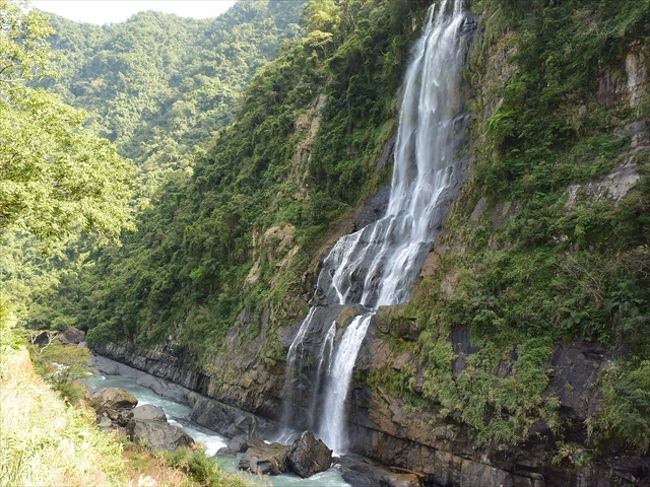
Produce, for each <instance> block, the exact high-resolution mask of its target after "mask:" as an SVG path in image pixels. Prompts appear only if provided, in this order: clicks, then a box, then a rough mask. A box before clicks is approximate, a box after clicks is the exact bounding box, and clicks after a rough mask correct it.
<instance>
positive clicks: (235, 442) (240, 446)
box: [228, 435, 248, 453]
mask: <svg viewBox="0 0 650 487" xmlns="http://www.w3.org/2000/svg"><path fill="white" fill-rule="evenodd" d="M228 450H230V451H231V452H233V453H244V452H245V451H246V450H248V437H247V436H246V435H237V436H235V437H234V438H232V439H231V440H230V441H229V442H228Z"/></svg>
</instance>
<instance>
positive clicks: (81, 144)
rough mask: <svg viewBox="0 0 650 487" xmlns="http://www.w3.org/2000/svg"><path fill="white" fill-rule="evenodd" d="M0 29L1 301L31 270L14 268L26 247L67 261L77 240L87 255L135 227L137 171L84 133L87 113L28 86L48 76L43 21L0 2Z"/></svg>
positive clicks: (49, 57) (18, 6)
mask: <svg viewBox="0 0 650 487" xmlns="http://www.w3.org/2000/svg"><path fill="white" fill-rule="evenodd" d="M0 26H1V27H0V72H1V74H0V245H1V246H2V249H1V250H0V252H1V253H2V254H3V256H4V257H5V259H3V262H2V267H1V268H0V274H2V281H3V283H4V285H5V290H0V293H3V292H4V293H7V294H10V295H11V294H12V292H11V290H12V288H13V289H16V286H13V287H12V284H11V283H12V281H15V279H16V274H15V272H12V269H20V268H23V267H29V266H22V265H19V264H20V263H19V262H17V261H16V260H20V259H21V258H22V259H25V258H26V257H25V256H26V255H28V254H30V252H27V251H20V252H15V250H16V249H21V248H25V245H26V243H27V244H28V247H30V246H34V245H38V247H39V248H40V249H41V250H45V251H46V252H48V253H50V254H57V255H58V256H59V257H62V256H63V255H64V252H63V251H64V250H65V249H66V247H67V245H68V244H70V243H71V242H72V241H76V240H78V238H79V236H80V235H85V236H86V237H89V238H86V242H85V246H86V247H87V248H90V247H91V246H92V245H98V244H101V243H103V242H106V241H109V240H110V241H116V240H117V239H118V237H119V235H120V233H121V232H122V231H123V230H124V229H128V228H131V227H132V226H133V215H132V208H131V206H132V205H131V200H132V189H131V187H130V180H131V179H132V177H133V168H132V166H131V164H130V163H129V162H127V161H126V160H124V159H122V158H121V157H119V156H118V155H117V153H116V152H115V149H114V148H113V147H112V146H111V144H110V143H109V142H108V141H107V140H104V139H101V138H99V137H98V136H97V135H96V134H95V133H94V132H92V131H91V130H90V129H88V128H86V127H85V122H86V114H85V113H84V112H83V111H80V110H76V109H73V108H71V107H69V106H67V105H65V104H64V103H63V102H62V101H61V100H60V99H59V98H58V97H56V96H54V95H52V94H50V93H47V92H46V91H45V90H43V89H34V88H32V87H31V86H30V83H33V82H35V81H38V80H39V79H41V78H42V77H43V76H45V75H49V74H51V71H50V62H51V60H52V54H51V52H50V50H49V48H48V44H47V42H46V39H45V38H46V36H47V35H48V34H49V30H48V28H47V24H46V22H45V20H44V17H43V16H42V15H40V14H38V13H36V12H34V11H31V12H26V11H25V9H24V6H22V5H21V4H17V3H12V2H8V1H7V0H0ZM10 255H14V256H15V259H13V262H8V261H7V259H6V257H7V256H10ZM17 264H18V265H17ZM57 265H58V266H59V267H60V266H61V261H59V262H58V264H57ZM50 270H52V271H53V270H54V269H47V268H45V269H40V270H39V272H48V271H50ZM28 277H29V276H24V275H22V276H21V279H25V278H28ZM24 298H25V296H24V295H20V296H18V295H15V294H14V295H13V296H12V300H13V301H20V300H21V299H24Z"/></svg>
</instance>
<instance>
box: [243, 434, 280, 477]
mask: <svg viewBox="0 0 650 487" xmlns="http://www.w3.org/2000/svg"><path fill="white" fill-rule="evenodd" d="M288 455H289V447H288V446H286V445H282V444H280V443H264V442H263V441H262V440H251V441H249V442H248V449H247V450H246V453H245V454H244V456H243V457H242V458H241V459H240V460H239V468H240V470H245V471H247V472H250V473H253V474H257V475H278V474H281V473H284V472H286V471H287V456H288Z"/></svg>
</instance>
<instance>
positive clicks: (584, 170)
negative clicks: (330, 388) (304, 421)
mask: <svg viewBox="0 0 650 487" xmlns="http://www.w3.org/2000/svg"><path fill="white" fill-rule="evenodd" d="M426 7H427V4H426V2H412V1H409V2H394V1H391V2H389V1H380V0H376V1H368V2H346V3H343V4H341V5H337V4H335V3H334V2H325V3H323V2H318V3H317V2H309V3H308V8H307V15H306V17H307V25H306V31H307V32H308V33H307V35H306V36H305V37H304V38H303V39H301V40H300V41H299V42H296V43H294V44H293V45H292V47H291V48H290V49H287V50H286V51H285V52H284V53H283V55H282V56H280V57H279V59H277V60H276V61H274V62H273V63H272V64H271V65H269V66H268V67H267V68H265V69H264V70H263V71H262V73H261V74H260V75H259V76H258V77H256V78H255V80H254V81H253V83H252V85H251V87H250V89H249V90H248V91H247V95H246V99H245V102H244V105H243V108H242V112H241V113H240V115H239V116H238V117H237V119H236V121H235V123H234V124H233V125H232V126H231V127H229V128H228V129H227V130H226V131H224V133H223V134H222V136H221V137H220V138H219V139H218V141H217V143H216V145H215V146H213V147H212V149H211V150H210V151H209V154H208V156H207V157H206V158H205V160H203V161H202V162H200V163H199V164H197V166H196V171H195V174H194V176H193V178H192V179H191V180H190V181H189V182H182V181H181V182H178V183H170V184H169V185H168V186H167V187H166V188H165V193H164V195H165V197H164V198H163V199H162V200H161V205H160V207H159V208H156V209H153V210H151V211H150V212H149V213H148V214H147V215H146V216H145V219H144V220H143V221H144V222H145V223H144V224H143V226H142V227H141V229H140V232H139V233H138V234H137V235H135V236H133V238H132V239H131V240H130V241H128V242H127V243H126V245H125V247H124V248H123V249H122V250H119V251H116V252H115V253H114V254H113V255H110V256H105V257H104V258H103V260H102V261H100V262H98V264H97V268H96V270H95V272H94V274H93V275H92V276H89V278H88V280H87V281H86V282H85V283H83V287H82V288H81V292H79V294H78V295H79V296H81V298H80V299H79V303H77V304H75V305H74V306H72V307H71V308H69V309H68V310H67V311H66V312H67V313H70V314H71V315H73V316H74V317H75V318H76V319H78V320H80V323H82V324H87V325H88V326H90V327H91V328H92V329H91V330H90V333H89V339H94V341H95V346H96V347H97V349H98V350H100V351H102V352H103V353H106V354H109V355H111V356H113V357H115V358H118V359H121V360H125V361H128V362H130V363H132V364H134V365H136V366H139V367H142V368H147V369H149V370H151V371H152V372H154V373H157V374H159V375H163V376H166V377H168V378H171V379H173V380H176V381H178V382H181V383H183V384H184V385H186V386H187V387H190V388H193V389H195V390H197V391H200V392H201V393H203V394H206V395H208V396H211V397H212V398H214V399H216V400H218V401H220V402H221V403H226V404H229V405H231V406H236V407H239V408H241V409H244V410H247V411H251V412H254V413H256V414H259V415H261V416H264V417H266V418H270V419H274V420H278V421H279V420H281V417H280V415H281V407H279V404H280V403H281V395H282V392H281V391H282V383H283V380H284V373H285V364H284V360H285V358H286V353H287V348H288V346H289V344H290V343H291V341H292V338H293V336H294V335H295V333H296V331H297V324H298V322H299V321H300V319H301V318H302V317H303V316H304V315H305V313H306V309H307V307H308V306H307V300H309V299H310V298H311V295H312V292H311V291H312V288H313V286H314V284H315V282H314V281H315V276H316V275H317V270H318V268H319V265H320V263H319V261H320V259H321V258H323V257H324V256H325V255H326V252H327V250H329V248H331V246H332V245H333V243H334V241H335V239H336V238H337V237H339V236H341V235H344V234H346V233H350V232H352V231H354V230H356V229H358V228H361V227H362V226H364V225H366V224H368V223H369V222H372V221H374V220H376V219H377V218H378V217H381V216H382V215H383V213H384V211H385V204H386V192H385V190H384V189H383V188H384V187H385V182H386V180H387V176H388V174H389V169H390V162H392V147H393V136H392V134H393V129H394V127H395V125H396V115H397V114H396V107H397V101H398V100H399V85H400V81H401V79H402V76H403V72H404V67H405V65H406V61H407V59H408V49H409V47H410V45H411V43H412V41H413V40H414V39H415V38H416V36H417V35H418V33H419V28H420V25H421V24H422V21H423V19H424V17H425V11H426ZM468 7H469V8H470V9H471V12H473V13H474V14H475V15H476V18H477V22H478V27H477V28H476V31H475V32H474V34H473V38H474V41H473V45H472V48H471V50H470V54H469V59H468V63H467V67H466V73H465V88H464V92H465V97H466V101H467V107H468V110H469V112H470V114H471V116H472V121H471V125H470V129H469V136H468V142H467V147H466V152H467V153H468V154H469V166H470V177H469V179H468V181H467V182H466V183H465V185H464V187H463V190H462V192H461V193H460V194H459V196H458V197H457V198H456V201H455V203H454V205H453V206H452V209H451V212H450V215H449V217H448V219H447V221H446V222H445V223H444V225H443V231H442V233H441V235H440V236H439V237H438V238H437V240H436V242H435V244H434V250H433V251H432V252H431V253H430V255H429V257H428V259H427V261H426V263H425V265H424V268H423V271H422V276H421V277H422V279H421V280H420V282H419V283H418V285H417V286H416V289H415V290H414V293H413V296H412V298H411V300H410V301H409V302H408V303H406V304H403V305H399V306H391V307H384V308H381V309H380V310H379V312H378V314H377V315H376V317H375V319H373V321H372V323H371V324H370V328H369V335H368V337H367V339H366V341H365V342H364V345H363V347H362V350H361V354H360V358H359V360H358V363H357V370H356V371H357V373H356V374H355V375H354V377H353V378H354V380H353V390H352V395H351V398H350V401H349V408H350V412H351V416H350V426H351V428H352V438H353V444H352V449H353V450H354V451H356V452H360V453H363V454H366V455H368V456H371V457H373V458H376V459H378V460H381V461H383V462H385V463H388V464H393V465H397V466H399V467H402V468H409V469H414V470H417V471H419V472H421V473H423V474H425V475H426V477H427V478H428V479H429V480H430V481H431V482H432V483H433V484H434V485H435V484H441V485H477V486H478V485H499V484H504V485H510V484H513V483H514V484H515V485H540V482H542V484H541V485H575V484H576V483H580V482H586V483H587V484H588V485H634V482H642V481H643V480H642V479H644V478H645V479H647V470H644V465H647V455H648V446H649V445H648V438H649V437H650V435H649V430H648V428H649V425H648V420H647V418H648V417H649V416H650V414H649V408H650V384H648V380H647V377H648V376H649V374H648V363H649V362H648V358H649V357H650V343H649V342H648V340H647V327H648V319H649V316H650V310H649V306H650V294H649V292H650V282H649V281H648V262H649V261H650V259H649V258H648V257H649V250H648V245H649V244H650V227H649V221H648V217H647V215H648V214H650V199H649V197H650V187H649V185H650V176H649V174H648V171H649V169H648V164H650V162H649V161H650V158H649V152H650V142H649V141H648V125H647V124H648V118H649V115H650V112H649V107H650V100H649V97H648V80H647V76H648V75H647V71H648V59H650V52H649V51H648V45H649V44H648V32H647V28H646V27H645V26H647V25H648V23H649V21H650V17H649V16H650V7H648V5H647V3H640V2H636V1H632V0H630V1H619V0H617V1H614V0H611V1H609V0H604V1H601V2H598V3H597V4H594V2H588V1H581V0H570V1H566V2H541V1H540V2H537V1H531V2H529V5H528V8H526V9H522V8H520V6H518V2H513V1H511V0H482V1H474V2H470V5H469V6H468ZM470 27H472V23H471V22H470V23H468V28H470ZM315 301H318V299H316V300H315ZM79 304H80V305H79ZM313 304H319V303H318V302H314V303H313ZM319 308H320V309H321V312H322V316H320V318H319V323H320V326H321V327H329V326H330V324H331V322H332V321H333V320H334V319H336V320H337V323H338V324H339V326H340V328H344V327H345V326H346V325H347V324H349V323H350V320H351V318H352V317H353V316H354V314H356V311H355V310H354V309H350V308H346V307H340V308H336V309H335V308H332V307H330V308H327V307H325V306H320V307H319ZM315 335H318V336H324V335H325V334H324V333H323V334H320V333H315ZM122 338H127V339H128V342H126V343H125V342H123V341H122ZM338 339H340V333H339V336H338V337H337V340H338ZM321 346H322V343H319V342H318V341H311V342H310V343H309V347H310V350H307V352H306V353H307V354H308V355H309V354H311V355H310V356H311V357H312V361H311V364H309V363H308V364H307V365H306V367H307V368H309V367H312V368H313V367H315V366H316V363H317V360H316V358H315V357H316V353H317V351H318V350H320V349H321ZM308 400H309V399H308V398H297V402H298V407H299V408H301V409H304V410H307V409H308V408H309V404H306V402H307V401H308ZM301 401H302V402H301ZM220 402H217V401H213V402H210V401H209V400H208V399H206V400H204V401H200V402H198V403H197V405H196V406H195V414H194V419H196V420H198V421H201V420H202V421H204V423H205V424H206V425H209V426H211V427H213V428H221V427H223V428H225V425H220V424H218V423H215V422H214V418H215V417H218V414H212V413H211V411H212V410H213V409H214V408H217V409H218V408H219V407H221V406H220ZM644 462H645V463H644Z"/></svg>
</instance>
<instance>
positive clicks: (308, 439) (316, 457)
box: [288, 431, 332, 478]
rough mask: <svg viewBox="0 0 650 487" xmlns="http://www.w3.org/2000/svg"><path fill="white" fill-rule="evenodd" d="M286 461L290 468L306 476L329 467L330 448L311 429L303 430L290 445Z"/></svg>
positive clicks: (330, 462)
mask: <svg viewBox="0 0 650 487" xmlns="http://www.w3.org/2000/svg"><path fill="white" fill-rule="evenodd" d="M288 461H289V467H290V468H291V470H293V471H294V472H295V473H297V474H298V475H299V476H301V477H302V478H307V477H311V476H312V475H315V474H317V473H319V472H323V471H325V470H327V469H328V468H330V465H331V464H332V450H330V449H329V448H327V445H326V444H325V443H323V441H322V440H319V439H317V438H316V437H315V436H314V434H313V433H312V432H311V431H304V432H303V433H302V434H301V435H300V436H299V437H298V438H297V439H296V440H295V441H294V442H293V444H292V445H291V450H290V451H289V457H288Z"/></svg>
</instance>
